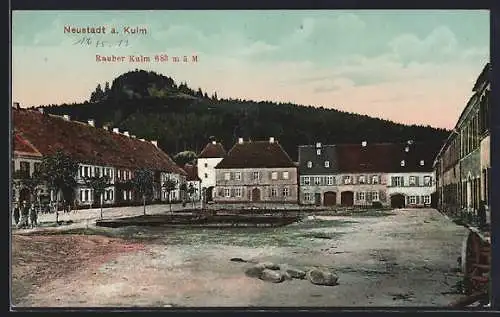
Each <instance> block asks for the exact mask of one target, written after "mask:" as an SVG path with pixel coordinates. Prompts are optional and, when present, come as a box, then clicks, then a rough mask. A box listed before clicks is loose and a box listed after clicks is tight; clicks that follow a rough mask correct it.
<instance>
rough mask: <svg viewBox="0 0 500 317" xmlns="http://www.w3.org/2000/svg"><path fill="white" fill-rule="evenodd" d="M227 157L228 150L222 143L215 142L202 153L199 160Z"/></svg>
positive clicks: (208, 145) (209, 144)
mask: <svg viewBox="0 0 500 317" xmlns="http://www.w3.org/2000/svg"><path fill="white" fill-rule="evenodd" d="M224 156H226V150H225V149H224V146H222V144H221V143H217V142H215V141H213V142H210V143H208V144H207V145H206V146H205V148H204V149H203V150H202V151H201V153H200V155H198V158H219V157H224Z"/></svg>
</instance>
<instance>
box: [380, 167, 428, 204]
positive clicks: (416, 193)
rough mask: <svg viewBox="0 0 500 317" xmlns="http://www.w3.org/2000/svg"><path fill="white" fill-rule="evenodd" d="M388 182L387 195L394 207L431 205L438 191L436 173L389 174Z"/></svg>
mask: <svg viewBox="0 0 500 317" xmlns="http://www.w3.org/2000/svg"><path fill="white" fill-rule="evenodd" d="M429 164H430V162H429ZM387 181H388V182H387V194H388V196H389V197H391V202H392V203H393V205H394V207H400V208H401V207H427V206H430V205H431V195H432V194H433V193H434V192H435V191H436V185H435V179H434V172H409V173H388V174H387Z"/></svg>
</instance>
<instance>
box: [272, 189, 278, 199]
mask: <svg viewBox="0 0 500 317" xmlns="http://www.w3.org/2000/svg"><path fill="white" fill-rule="evenodd" d="M276 196H278V191H277V190H276V188H271V197H276Z"/></svg>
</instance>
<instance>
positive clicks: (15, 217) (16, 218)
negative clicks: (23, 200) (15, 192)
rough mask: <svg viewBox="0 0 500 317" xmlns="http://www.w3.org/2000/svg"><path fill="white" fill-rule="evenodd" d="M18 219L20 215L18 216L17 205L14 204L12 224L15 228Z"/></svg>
mask: <svg viewBox="0 0 500 317" xmlns="http://www.w3.org/2000/svg"><path fill="white" fill-rule="evenodd" d="M19 217H20V214H19V205H18V204H17V203H16V205H15V206H14V224H15V225H16V226H17V224H18V223H19Z"/></svg>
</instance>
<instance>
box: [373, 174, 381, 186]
mask: <svg viewBox="0 0 500 317" xmlns="http://www.w3.org/2000/svg"><path fill="white" fill-rule="evenodd" d="M379 182H380V181H379V177H378V175H373V176H372V184H378V183H379Z"/></svg>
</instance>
